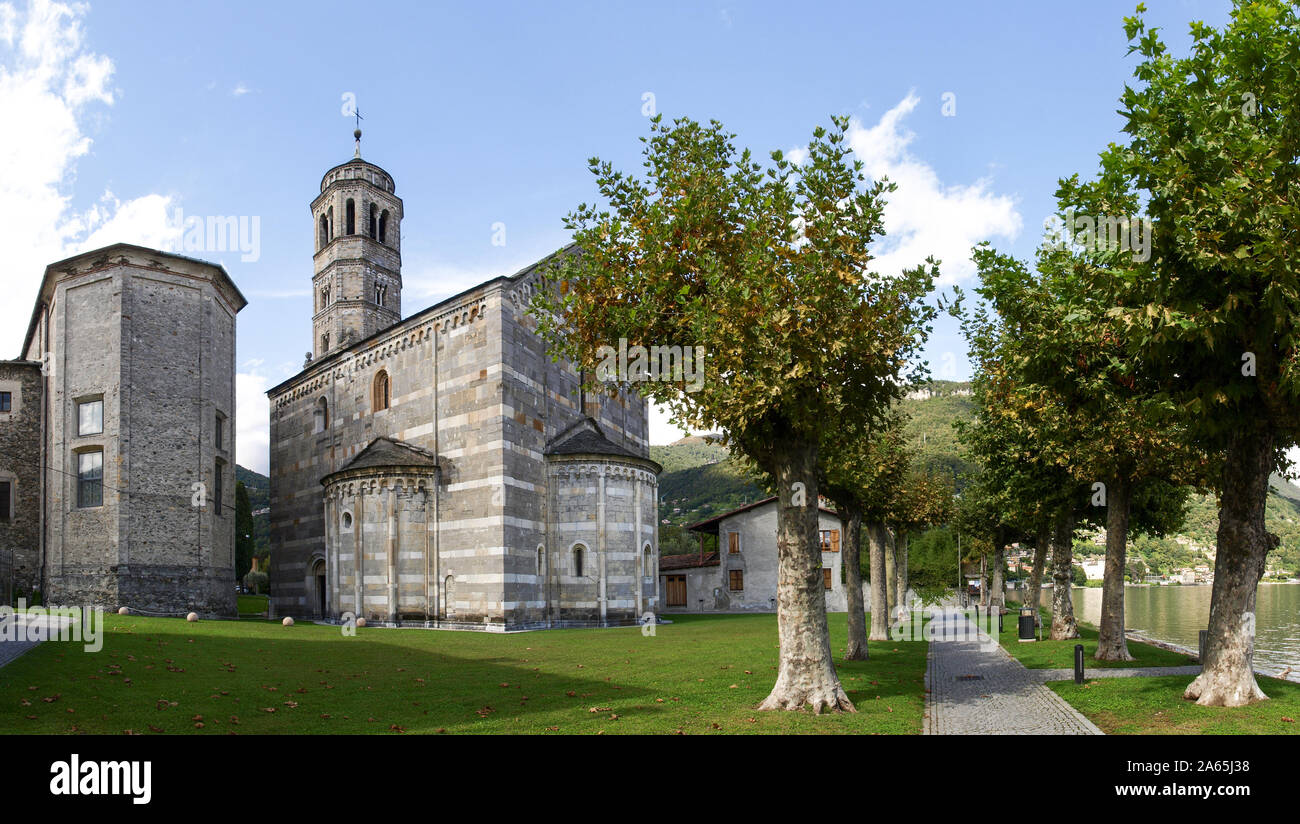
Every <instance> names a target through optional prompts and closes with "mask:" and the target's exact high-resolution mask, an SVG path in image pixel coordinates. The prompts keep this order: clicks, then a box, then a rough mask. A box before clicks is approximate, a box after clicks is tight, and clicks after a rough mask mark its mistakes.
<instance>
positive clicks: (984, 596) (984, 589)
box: [980, 552, 989, 607]
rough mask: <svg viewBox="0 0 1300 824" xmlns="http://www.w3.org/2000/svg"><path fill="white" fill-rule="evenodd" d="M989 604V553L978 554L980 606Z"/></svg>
mask: <svg viewBox="0 0 1300 824" xmlns="http://www.w3.org/2000/svg"><path fill="white" fill-rule="evenodd" d="M988 605H989V555H988V553H987V552H984V553H981V554H980V606H982V607H986V606H988Z"/></svg>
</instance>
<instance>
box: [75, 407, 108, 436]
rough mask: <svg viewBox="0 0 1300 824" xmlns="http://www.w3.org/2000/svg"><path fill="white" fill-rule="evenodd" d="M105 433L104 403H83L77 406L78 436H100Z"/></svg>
mask: <svg viewBox="0 0 1300 824" xmlns="http://www.w3.org/2000/svg"><path fill="white" fill-rule="evenodd" d="M103 431H104V402H103V401H102V400H100V401H82V402H81V403H79V404H77V434H78V435H99V434H101V433H103Z"/></svg>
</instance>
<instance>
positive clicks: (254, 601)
mask: <svg viewBox="0 0 1300 824" xmlns="http://www.w3.org/2000/svg"><path fill="white" fill-rule="evenodd" d="M235 597H236V598H237V599H238V601H239V605H238V606H237V607H236V609H238V610H239V614H240V615H260V614H262V613H264V612H266V602H267V596H265V595H237V596H235Z"/></svg>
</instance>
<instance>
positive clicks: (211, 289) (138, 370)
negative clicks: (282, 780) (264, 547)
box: [0, 244, 246, 617]
mask: <svg viewBox="0 0 1300 824" xmlns="http://www.w3.org/2000/svg"><path fill="white" fill-rule="evenodd" d="M245 304H246V301H245V300H244V297H243V296H242V295H241V294H240V292H239V289H237V288H236V287H235V284H234V283H233V282H232V281H231V279H230V277H229V276H228V275H227V274H226V272H225V270H224V269H223V268H222V267H220V266H217V265H215V264H212V263H206V262H203V261H199V260H193V259H191V258H187V257H183V256H180V255H174V254H169V253H167V252H160V251H156V250H153V249H145V248H142V247H139V246H132V245H129V244H115V245H113V246H108V247H105V248H103V249H96V250H94V251H91V252H84V253H82V254H79V255H76V256H74V257H71V258H68V259H67V260H63V261H59V262H58V263H52V264H50V265H49V267H47V268H46V270H45V275H44V278H43V280H42V282H41V287H40V292H39V293H38V296H37V299H36V305H35V307H34V308H33V310H32V316H31V323H30V324H29V326H28V328H27V335H26V337H25V339H24V343H23V349H22V354H21V357H20V358H18V359H16V360H7V361H0V599H3V600H6V602H7V600H8V599H9V598H17V597H20V596H21V597H23V598H25V599H27V600H28V602H29V603H30V602H31V600H32V597H33V595H34V594H35V593H36V592H40V593H41V595H42V597H43V600H44V602H45V603H46V604H58V605H67V606H77V607H91V606H99V607H104V608H108V609H116V608H118V607H119V606H126V607H128V608H130V609H132V610H134V611H137V612H143V613H154V614H166V615H177V614H181V615H183V614H185V613H187V612H190V611H194V612H198V613H200V614H203V615H224V616H232V617H233V616H234V614H235V569H234V553H235V517H234V489H235V315H236V314H237V313H238V312H239V311H240V310H241V309H243V308H244V306H245Z"/></svg>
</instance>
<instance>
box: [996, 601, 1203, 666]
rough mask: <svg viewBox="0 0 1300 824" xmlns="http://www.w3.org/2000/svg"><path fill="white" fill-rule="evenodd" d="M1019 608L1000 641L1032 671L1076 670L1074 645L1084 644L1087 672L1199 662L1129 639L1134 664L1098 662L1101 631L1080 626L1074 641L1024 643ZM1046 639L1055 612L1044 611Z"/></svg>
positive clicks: (1013, 609)
mask: <svg viewBox="0 0 1300 824" xmlns="http://www.w3.org/2000/svg"><path fill="white" fill-rule="evenodd" d="M1019 606H1020V605H1019V604H1016V603H1015V602H1009V603H1008V604H1007V607H1008V608H1009V609H1011V612H1010V613H1009V614H1007V615H1004V616H1003V618H1002V622H1003V623H1002V634H1001V636H1000V638H999V640H1000V641H1001V642H1002V647H1003V649H1005V650H1006V651H1007V652H1009V653H1011V657H1013V658H1015V659H1016V660H1017V661H1019V662H1020V663H1022V664H1024V665H1025V667H1027V668H1028V669H1070V670H1072V669H1074V645H1075V644H1083V668H1084V672H1085V673H1086V672H1087V671H1088V670H1090V669H1096V668H1101V667H1184V666H1187V665H1189V664H1194V663H1196V662H1195V660H1193V659H1192V658H1189V657H1188V656H1186V655H1183V654H1182V653H1178V652H1172V651H1170V650H1167V649H1161V648H1160V647H1153V646H1151V645H1150V644H1143V643H1141V642H1138V641H1134V640H1133V639H1131V638H1130V639H1129V642H1128V651H1129V654H1130V655H1132V656H1133V658H1134V659H1135V660H1133V661H1098V660H1097V659H1096V658H1094V657H1093V656H1094V655H1096V654H1097V630H1096V628H1095V627H1093V626H1092V625H1090V624H1085V623H1084V622H1082V621H1080V622H1079V637H1078V638H1076V639H1073V640H1070V641H1047V640H1044V641H1034V642H1033V643H1021V642H1020V640H1019V638H1020V634H1019V618H1020V610H1019ZM1040 612H1041V613H1042V615H1043V637H1044V638H1046V637H1047V633H1048V630H1049V629H1050V628H1051V625H1052V612H1051V610H1050V609H1042V610H1040Z"/></svg>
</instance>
